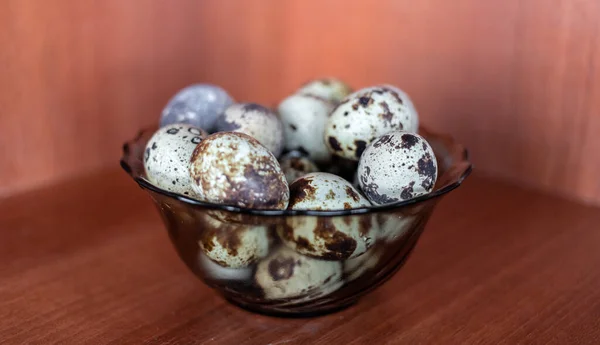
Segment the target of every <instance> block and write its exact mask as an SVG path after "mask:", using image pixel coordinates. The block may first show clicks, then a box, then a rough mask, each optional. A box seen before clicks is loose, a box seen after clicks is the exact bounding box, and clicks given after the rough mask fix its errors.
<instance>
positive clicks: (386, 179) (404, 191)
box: [358, 131, 437, 205]
mask: <svg viewBox="0 0 600 345" xmlns="http://www.w3.org/2000/svg"><path fill="white" fill-rule="evenodd" d="M358 176H359V183H360V188H361V190H362V191H363V193H365V196H366V197H367V198H368V199H369V201H371V202H372V203H373V204H375V205H384V204H388V203H393V202H397V201H402V200H408V199H412V198H415V197H417V196H419V195H423V194H427V193H429V192H431V191H432V190H433V186H434V185H435V181H436V179H437V162H436V158H435V155H434V153H433V150H432V149H431V146H429V144H428V143H427V141H426V140H425V139H424V138H423V137H421V136H420V135H418V134H415V133H408V132H404V131H394V132H391V133H387V134H385V135H382V136H381V137H379V138H378V139H377V140H375V141H374V142H373V143H372V144H371V145H370V146H369V147H367V149H366V150H365V152H364V153H363V155H362V157H361V158H360V161H359V162H358Z"/></svg>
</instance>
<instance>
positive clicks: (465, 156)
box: [120, 128, 473, 217]
mask: <svg viewBox="0 0 600 345" xmlns="http://www.w3.org/2000/svg"><path fill="white" fill-rule="evenodd" d="M421 129H422V128H420V130H421ZM148 131H151V132H154V131H152V130H151V129H149V128H146V129H142V130H140V131H139V132H138V134H137V135H136V137H135V138H134V139H133V140H131V141H128V142H126V143H124V144H123V148H122V151H123V155H122V157H121V160H120V165H121V168H122V169H123V170H125V172H126V173H127V174H128V175H129V176H130V177H131V178H133V179H134V181H135V182H136V183H137V184H138V185H139V186H140V187H141V188H142V189H147V190H150V191H152V192H154V193H157V194H161V195H164V196H166V197H169V198H173V199H176V200H178V201H180V202H183V203H185V204H187V205H190V206H193V207H203V208H207V209H212V210H221V211H227V212H232V213H239V214H248V215H254V216H265V217H281V216H286V217H287V216H321V217H323V216H324V217H332V216H348V215H358V214H368V213H376V212H380V211H388V210H392V209H397V208H402V207H405V206H409V205H413V204H417V203H420V202H424V201H427V200H431V199H435V198H438V197H441V196H443V195H445V194H447V193H449V192H451V191H453V190H454V189H456V188H458V187H459V186H460V185H461V184H462V183H463V182H464V180H465V179H466V178H467V177H468V176H469V175H470V174H471V172H472V170H473V165H472V163H471V162H470V160H469V152H468V150H467V149H466V148H465V147H464V146H463V145H461V144H458V143H457V142H456V141H455V140H454V138H452V137H450V136H448V135H440V134H437V133H434V132H431V131H429V130H425V131H426V132H427V133H428V134H430V135H435V136H438V137H441V138H444V139H446V140H448V141H449V142H450V143H451V145H454V146H457V147H458V148H459V150H460V151H462V152H461V157H460V158H461V159H462V160H461V161H460V162H455V163H454V164H453V165H452V166H456V165H459V164H461V165H464V167H463V168H462V171H461V172H460V176H459V177H458V178H457V179H456V180H454V181H452V182H451V183H448V184H445V185H443V186H442V187H441V188H439V189H436V190H434V191H432V192H430V193H428V194H424V195H420V196H418V197H416V198H413V199H409V200H403V201H397V202H394V203H389V204H385V205H376V206H367V207H360V208H353V209H348V210H330V211H318V210H288V209H285V210H266V209H256V208H248V207H240V206H233V205H223V204H216V203H211V202H206V201H200V200H197V199H194V198H191V197H187V196H185V195H181V194H178V193H174V192H170V191H167V190H164V189H162V188H159V187H157V186H155V185H153V184H152V183H150V181H148V180H147V179H145V178H143V177H141V176H134V173H133V169H132V168H131V166H130V165H129V164H128V163H127V158H129V156H130V155H131V150H130V146H131V145H132V144H134V143H136V142H138V141H139V140H140V139H141V138H142V136H143V135H144V133H146V132H148Z"/></svg>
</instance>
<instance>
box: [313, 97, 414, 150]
mask: <svg viewBox="0 0 600 345" xmlns="http://www.w3.org/2000/svg"><path fill="white" fill-rule="evenodd" d="M416 116H417V114H416V112H412V111H411V109H409V107H408V105H407V102H406V101H405V100H404V99H403V98H402V96H401V95H400V94H399V93H398V92H397V90H396V89H395V88H391V87H389V86H386V85H380V86H374V87H368V88H365V89H361V90H359V91H357V92H355V93H353V94H351V95H349V96H348V97H346V98H344V100H342V102H341V103H340V104H339V105H338V106H337V107H336V108H335V109H334V110H333V111H332V113H331V116H330V117H329V119H328V121H327V124H326V126H325V134H324V135H325V136H324V138H325V142H326V144H327V146H328V148H329V150H330V151H331V152H332V153H333V154H335V155H338V156H340V157H344V158H347V159H352V160H356V161H357V160H358V159H359V158H360V156H361V154H362V153H363V151H364V150H365V148H366V147H367V145H369V144H370V143H371V142H373V140H375V139H377V138H378V137H379V136H381V135H383V134H385V133H388V132H391V131H394V130H404V131H408V132H416V131H417V127H415V126H416V124H417V123H418V120H415V119H414V117H416Z"/></svg>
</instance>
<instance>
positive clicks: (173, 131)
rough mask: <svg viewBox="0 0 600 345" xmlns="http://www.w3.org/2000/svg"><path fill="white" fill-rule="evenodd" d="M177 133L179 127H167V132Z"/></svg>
mask: <svg viewBox="0 0 600 345" xmlns="http://www.w3.org/2000/svg"><path fill="white" fill-rule="evenodd" d="M177 133H179V128H169V129H168V130H167V134H177Z"/></svg>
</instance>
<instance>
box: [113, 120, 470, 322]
mask: <svg viewBox="0 0 600 345" xmlns="http://www.w3.org/2000/svg"><path fill="white" fill-rule="evenodd" d="M153 133H154V130H152V129H150V130H145V131H141V132H140V133H139V134H138V135H137V136H136V137H135V138H134V139H133V140H132V141H130V142H127V143H125V144H124V145H123V157H122V159H121V166H122V167H123V169H124V170H125V171H126V172H127V173H128V174H129V175H130V176H131V177H132V178H133V179H134V180H135V181H136V182H137V183H138V184H139V186H140V187H141V188H142V189H144V190H145V191H147V192H148V193H149V194H150V196H151V198H152V200H153V201H154V203H155V205H156V207H157V209H158V211H159V212H160V215H161V217H162V219H163V222H164V224H165V226H166V228H167V230H168V233H169V237H170V239H171V241H172V243H173V245H174V246H175V249H176V250H177V253H178V254H179V256H180V258H181V259H182V260H183V261H184V262H185V264H186V265H187V266H188V268H189V269H190V270H191V271H192V272H193V273H194V274H195V275H196V276H197V277H199V278H200V279H201V280H202V281H204V282H205V283H206V284H207V285H209V286H210V287H212V288H214V289H216V290H217V291H219V292H220V293H221V294H222V295H223V296H224V297H225V298H226V299H227V300H229V301H230V302H232V303H234V304H236V305H238V306H241V307H243V308H246V309H249V310H252V311H255V312H260V313H266V314H270V315H279V316H282V315H285V316H308V315H318V314H323V313H327V312H332V311H336V310H339V309H341V308H344V307H346V306H349V305H351V304H353V303H355V302H356V301H357V300H358V298H360V297H361V296H363V295H365V294H367V293H368V292H370V291H372V290H373V289H375V288H376V287H378V286H380V285H381V284H383V283H384V282H385V281H386V280H387V279H389V278H390V277H392V276H393V274H394V273H395V272H397V271H398V270H399V269H400V267H402V265H403V264H404V263H405V262H406V260H407V258H408V256H409V255H410V253H411V252H412V250H413V248H414V247H415V245H416V243H417V240H418V239H419V237H420V235H421V233H422V232H423V229H424V228H425V225H426V224H427V221H428V220H429V218H430V216H431V214H432V212H433V209H434V208H435V206H436V204H437V202H438V201H439V200H440V197H441V196H443V195H445V194H447V193H449V192H450V191H452V190H454V189H455V188H457V187H458V186H459V185H460V184H461V183H462V182H463V180H464V179H465V178H466V177H467V176H468V175H469V173H470V172H471V163H470V162H469V159H468V154H467V151H466V149H465V148H464V147H463V146H462V145H460V144H458V143H456V142H455V141H454V140H453V139H452V138H451V137H448V136H444V135H439V134H434V133H431V132H429V131H427V130H425V129H421V130H420V134H421V135H422V136H423V137H425V138H426V139H427V141H428V142H429V143H430V145H431V146H432V148H433V150H434V152H435V155H436V159H437V162H438V170H439V171H438V180H437V182H436V185H435V187H434V190H433V191H432V192H431V193H429V194H427V195H423V196H420V197H417V198H415V199H411V200H407V201H401V202H397V203H393V204H388V205H385V206H377V207H365V208H358V209H351V210H340V211H310V210H307V211H299V210H257V209H247V208H241V207H236V206H227V205H219V204H212V203H207V202H202V201H199V200H195V199H193V198H190V197H187V196H184V195H179V194H175V193H172V192H168V191H165V190H163V189H161V188H159V187H156V186H154V185H153V184H151V183H150V182H149V181H148V180H147V179H146V174H145V171H144V164H143V156H144V149H145V146H146V143H147V141H148V140H149V139H150V137H151V136H152V134H153ZM336 227H337V228H339V227H344V228H345V229H346V230H347V231H348V232H353V233H356V234H358V240H357V241H355V240H352V241H349V242H347V243H346V244H347V245H349V246H350V247H352V249H353V251H348V250H347V248H348V247H347V246H346V247H344V248H331V252H333V253H336V255H329V256H327V257H319V256H315V255H313V253H314V251H312V250H311V244H310V243H306V238H312V239H313V240H314V239H315V238H316V237H321V238H323V237H333V236H336V235H339V234H336V232H337V230H336ZM291 233H294V234H305V237H302V236H290V234H291ZM316 233H318V236H317V235H315V234H316ZM302 239H304V240H302ZM301 240H302V241H301ZM353 241H354V242H353ZM356 248H360V250H359V249H356ZM336 250H337V251H336ZM349 253H353V254H352V255H349ZM357 253H360V255H359V256H356V257H354V256H355V255H356V254H357Z"/></svg>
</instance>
